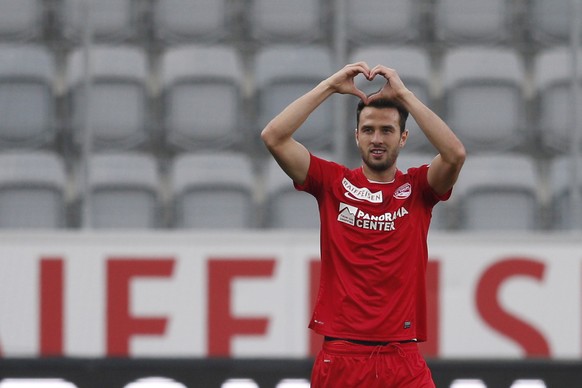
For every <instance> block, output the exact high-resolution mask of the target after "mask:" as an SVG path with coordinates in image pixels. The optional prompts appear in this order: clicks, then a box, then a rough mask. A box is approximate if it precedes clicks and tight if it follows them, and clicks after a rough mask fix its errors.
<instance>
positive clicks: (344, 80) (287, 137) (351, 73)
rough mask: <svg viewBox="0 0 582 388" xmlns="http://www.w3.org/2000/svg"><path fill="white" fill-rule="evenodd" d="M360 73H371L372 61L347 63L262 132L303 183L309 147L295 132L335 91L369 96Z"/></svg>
mask: <svg viewBox="0 0 582 388" xmlns="http://www.w3.org/2000/svg"><path fill="white" fill-rule="evenodd" d="M358 74H363V75H364V76H365V77H369V74H370V70H369V68H368V65H366V64H365V63H364V62H359V63H354V64H350V65H346V66H345V67H344V68H343V69H341V70H340V71H338V72H337V73H335V74H333V75H332V76H330V77H329V78H327V79H325V80H323V81H322V82H320V83H319V84H318V85H317V86H316V87H315V88H313V89H312V90H310V91H309V92H307V93H306V94H304V95H303V96H301V97H299V98H298V99H297V100H295V101H293V102H292V103H291V104H290V105H289V106H287V107H286V108H285V109H284V110H283V111H282V112H281V113H279V114H278V115H277V116H276V117H275V118H274V119H273V120H271V122H269V124H267V126H266V127H265V128H264V129H263V131H262V132H261V139H262V140H263V142H264V143H265V145H266V147H267V149H268V150H269V152H271V154H272V155H273V157H274V158H275V159H276V160H277V162H278V163H279V165H280V166H281V168H282V169H283V171H285V173H287V175H289V177H291V179H293V181H294V182H296V183H299V184H302V183H303V182H305V179H306V178H307V172H308V170H309V160H310V158H309V151H308V150H307V149H306V148H305V147H304V146H303V145H302V144H300V143H298V142H297V141H296V140H295V139H293V134H294V133H295V131H297V129H299V127H301V125H302V124H303V123H304V122H305V120H307V118H308V117H309V115H310V114H311V113H312V112H313V111H314V110H315V109H317V107H318V106H319V105H321V104H322V103H323V102H324V101H325V100H326V99H327V98H329V96H331V95H332V94H334V93H340V94H353V95H355V96H357V97H360V98H361V99H363V100H366V99H367V97H366V95H365V94H364V93H363V92H362V91H360V90H359V89H358V88H356V86H355V84H354V78H355V77H356V76H357V75H358Z"/></svg>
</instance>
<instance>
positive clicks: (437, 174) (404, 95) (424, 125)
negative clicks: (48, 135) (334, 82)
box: [369, 65, 466, 194]
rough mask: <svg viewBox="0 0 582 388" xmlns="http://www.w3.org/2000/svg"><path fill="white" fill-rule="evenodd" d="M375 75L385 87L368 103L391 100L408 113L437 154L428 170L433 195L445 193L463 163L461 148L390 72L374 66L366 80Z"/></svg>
mask: <svg viewBox="0 0 582 388" xmlns="http://www.w3.org/2000/svg"><path fill="white" fill-rule="evenodd" d="M376 75H381V76H383V77H384V78H386V84H385V85H384V87H383V88H382V89H381V90H380V91H379V92H377V93H375V94H373V95H371V96H370V97H369V100H370V101H373V100H375V99H377V98H390V99H395V100H397V101H399V102H400V103H401V104H402V105H403V106H404V107H405V108H406V109H407V110H408V112H409V113H410V115H411V116H412V117H413V118H414V120H415V121H416V123H417V124H418V126H419V127H420V129H421V130H422V132H424V134H425V136H426V137H427V138H428V140H429V141H430V142H431V144H432V145H433V146H434V147H435V148H436V149H437V151H438V153H439V154H438V155H437V156H436V157H435V158H434V160H433V161H432V163H431V165H430V167H429V169H428V183H429V184H430V186H431V187H432V189H433V190H434V191H435V192H436V193H437V194H444V193H446V192H447V191H449V190H450V189H451V188H452V187H453V185H454V184H455V182H456V181H457V178H458V176H459V173H460V171H461V167H462V166H463V163H464V162H465V156H466V152H465V147H464V146H463V144H462V143H461V141H460V140H459V138H458V137H457V136H456V135H455V134H454V133H453V131H452V130H451V129H450V128H449V126H448V125H447V124H446V123H445V122H444V121H443V120H442V119H441V118H440V117H439V116H438V115H437V114H436V113H434V112H433V111H432V110H431V109H429V108H428V107H427V106H426V105H425V104H424V103H422V101H420V100H419V99H418V98H417V97H416V96H415V95H414V94H413V93H412V92H411V91H410V90H408V89H407V88H406V86H405V85H404V83H403V82H402V80H401V79H400V77H399V76H398V74H397V72H396V71H395V70H394V69H390V68H387V67H385V66H381V65H378V66H376V67H375V68H373V69H372V70H371V71H370V79H373V78H374V77H375V76H376Z"/></svg>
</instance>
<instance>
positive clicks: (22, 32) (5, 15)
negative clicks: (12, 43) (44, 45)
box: [0, 0, 45, 39]
mask: <svg viewBox="0 0 582 388" xmlns="http://www.w3.org/2000/svg"><path fill="white" fill-rule="evenodd" d="M44 3H45V2H44V1H41V0H0V37H2V38H8V39H31V38H35V37H38V36H39V35H40V34H41V32H42V28H43V22H44V20H43V16H44Z"/></svg>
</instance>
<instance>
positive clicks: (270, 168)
mask: <svg viewBox="0 0 582 388" xmlns="http://www.w3.org/2000/svg"><path fill="white" fill-rule="evenodd" d="M319 156H320V157H323V158H324V159H327V157H325V155H319ZM263 176H264V185H265V207H264V215H263V218H264V224H265V226H266V227H267V228H274V229H318V228H319V210H318V207H317V201H316V200H315V198H314V197H312V196H311V195H310V194H307V193H303V192H299V191H297V190H295V188H294V187H293V181H292V180H291V178H289V176H287V174H285V173H284V172H283V170H281V167H280V166H279V165H278V164H277V162H276V161H275V160H274V159H272V158H270V159H269V160H268V162H267V163H266V165H265V169H264V172H263Z"/></svg>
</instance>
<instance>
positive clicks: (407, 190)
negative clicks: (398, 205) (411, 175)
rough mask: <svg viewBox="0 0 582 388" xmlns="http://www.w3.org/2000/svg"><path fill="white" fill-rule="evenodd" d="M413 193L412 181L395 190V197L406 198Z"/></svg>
mask: <svg viewBox="0 0 582 388" xmlns="http://www.w3.org/2000/svg"><path fill="white" fill-rule="evenodd" d="M410 194H412V186H411V185H410V183H405V184H403V185H402V186H400V187H399V188H397V189H396V191H394V198H396V199H406V198H408V197H410Z"/></svg>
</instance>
